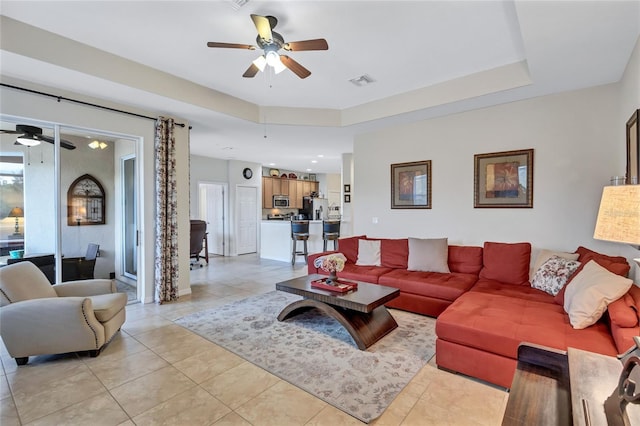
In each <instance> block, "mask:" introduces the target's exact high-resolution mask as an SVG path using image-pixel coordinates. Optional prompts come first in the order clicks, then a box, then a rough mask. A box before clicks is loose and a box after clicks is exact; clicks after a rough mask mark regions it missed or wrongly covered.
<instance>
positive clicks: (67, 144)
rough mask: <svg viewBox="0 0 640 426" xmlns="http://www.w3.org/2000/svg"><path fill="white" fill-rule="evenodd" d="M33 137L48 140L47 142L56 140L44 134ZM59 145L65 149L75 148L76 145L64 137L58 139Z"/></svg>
mask: <svg viewBox="0 0 640 426" xmlns="http://www.w3.org/2000/svg"><path fill="white" fill-rule="evenodd" d="M33 137H35V138H36V139H38V140H41V141H45V142H49V143H55V141H56V140H55V139H54V138H52V137H50V136H45V135H33ZM60 146H61V147H62V148H66V149H76V146H75V145H74V144H73V143H71V142H69V141H66V140H64V139H60Z"/></svg>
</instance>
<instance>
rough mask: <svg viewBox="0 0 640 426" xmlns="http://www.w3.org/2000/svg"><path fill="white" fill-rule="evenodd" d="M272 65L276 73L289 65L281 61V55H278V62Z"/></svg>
mask: <svg viewBox="0 0 640 426" xmlns="http://www.w3.org/2000/svg"><path fill="white" fill-rule="evenodd" d="M272 66H273V70H274V71H275V73H276V74H280V73H281V72H282V71H284V70H286V69H287V67H286V66H285V65H284V64H283V63H282V62H281V61H280V56H278V62H276V63H275V64H273V65H272Z"/></svg>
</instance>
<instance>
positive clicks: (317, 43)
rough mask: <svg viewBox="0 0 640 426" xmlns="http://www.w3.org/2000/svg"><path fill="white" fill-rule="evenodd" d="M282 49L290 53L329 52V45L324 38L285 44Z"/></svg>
mask: <svg viewBox="0 0 640 426" xmlns="http://www.w3.org/2000/svg"><path fill="white" fill-rule="evenodd" d="M282 48H283V49H284V50H289V51H301V50H328V49H329V45H328V44H327V40H325V39H323V38H316V39H314V40H302V41H291V42H289V43H285V44H284V45H283V46H282Z"/></svg>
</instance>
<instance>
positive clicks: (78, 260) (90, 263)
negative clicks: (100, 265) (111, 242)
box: [62, 243, 100, 282]
mask: <svg viewBox="0 0 640 426" xmlns="http://www.w3.org/2000/svg"><path fill="white" fill-rule="evenodd" d="M99 252H100V245H99V244H93V243H90V244H89V245H88V247H87V253H86V254H85V255H84V257H63V258H62V281H63V282H65V281H75V280H92V279H93V278H94V270H95V267H96V258H97V257H98V253H99Z"/></svg>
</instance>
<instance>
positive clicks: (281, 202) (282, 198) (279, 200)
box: [273, 195, 289, 208]
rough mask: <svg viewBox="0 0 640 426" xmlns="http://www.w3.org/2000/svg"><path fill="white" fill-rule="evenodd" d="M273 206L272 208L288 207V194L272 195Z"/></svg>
mask: <svg viewBox="0 0 640 426" xmlns="http://www.w3.org/2000/svg"><path fill="white" fill-rule="evenodd" d="M273 207H274V208H281V207H289V196H288V195H274V196H273Z"/></svg>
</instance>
